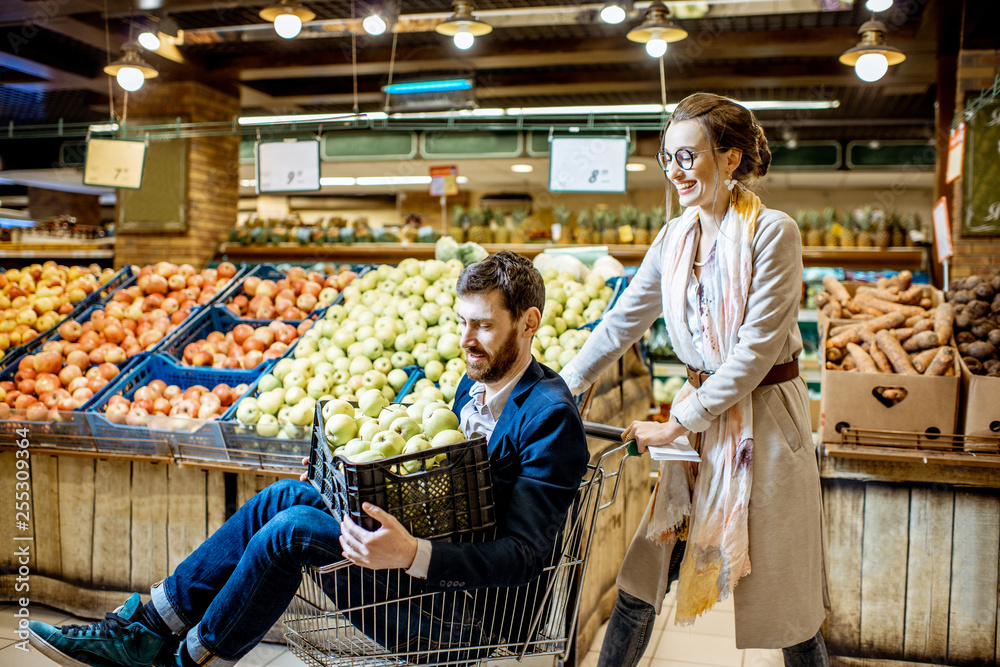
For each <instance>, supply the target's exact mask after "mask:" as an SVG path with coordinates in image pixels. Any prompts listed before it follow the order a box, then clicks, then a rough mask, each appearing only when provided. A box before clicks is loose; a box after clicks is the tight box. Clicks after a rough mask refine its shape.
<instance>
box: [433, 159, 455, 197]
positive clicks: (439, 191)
mask: <svg viewBox="0 0 1000 667" xmlns="http://www.w3.org/2000/svg"><path fill="white" fill-rule="evenodd" d="M430 194H431V196H432V197H454V196H455V195H457V194H458V167H455V166H451V167H431V189H430Z"/></svg>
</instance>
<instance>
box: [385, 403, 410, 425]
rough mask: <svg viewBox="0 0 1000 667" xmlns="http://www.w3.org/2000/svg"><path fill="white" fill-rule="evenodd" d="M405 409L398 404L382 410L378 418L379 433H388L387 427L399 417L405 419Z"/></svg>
mask: <svg viewBox="0 0 1000 667" xmlns="http://www.w3.org/2000/svg"><path fill="white" fill-rule="evenodd" d="M406 416H407V414H406V408H404V407H403V406H402V405H399V404H398V403H393V404H392V405H390V406H388V407H386V408H384V409H383V410H382V412H381V413H379V416H378V426H379V430H381V431H388V430H389V426H391V425H392V422H393V421H394V420H396V419H399V418H400V417H406Z"/></svg>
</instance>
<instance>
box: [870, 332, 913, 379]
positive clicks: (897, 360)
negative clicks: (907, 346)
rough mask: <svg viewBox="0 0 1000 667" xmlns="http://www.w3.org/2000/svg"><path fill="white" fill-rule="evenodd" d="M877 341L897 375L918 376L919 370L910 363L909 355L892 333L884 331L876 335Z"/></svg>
mask: <svg viewBox="0 0 1000 667" xmlns="http://www.w3.org/2000/svg"><path fill="white" fill-rule="evenodd" d="M875 341H876V342H877V343H878V347H879V349H880V350H882V352H883V353H884V354H885V356H886V358H887V359H888V360H889V363H890V364H891V365H892V367H893V368H894V369H895V370H896V372H897V373H901V374H904V375H918V373H917V370H916V369H915V368H914V367H913V364H912V363H911V362H910V357H909V355H907V354H906V351H905V350H903V346H902V345H900V344H899V340H897V339H896V337H895V336H893V335H892V334H891V333H890V332H888V331H886V330H885V329H882V330H881V331H879V332H878V333H876V334H875Z"/></svg>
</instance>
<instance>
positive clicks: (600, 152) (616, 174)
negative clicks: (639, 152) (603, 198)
mask: <svg viewBox="0 0 1000 667" xmlns="http://www.w3.org/2000/svg"><path fill="white" fill-rule="evenodd" d="M627 160H628V139H626V138H625V137H553V139H552V144H551V149H550V151H549V191H550V192H625V187H626V183H625V176H626V171H625V163H626V161H627Z"/></svg>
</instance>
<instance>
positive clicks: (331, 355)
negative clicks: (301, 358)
mask: <svg viewBox="0 0 1000 667" xmlns="http://www.w3.org/2000/svg"><path fill="white" fill-rule="evenodd" d="M346 356H347V353H346V352H344V351H343V350H342V349H340V348H339V347H337V346H336V345H331V346H330V347H328V348H326V350H324V351H323V358H324V359H326V360H327V361H329V362H330V363H333V362H334V361H336V360H337V359H342V358H344V357H346Z"/></svg>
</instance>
